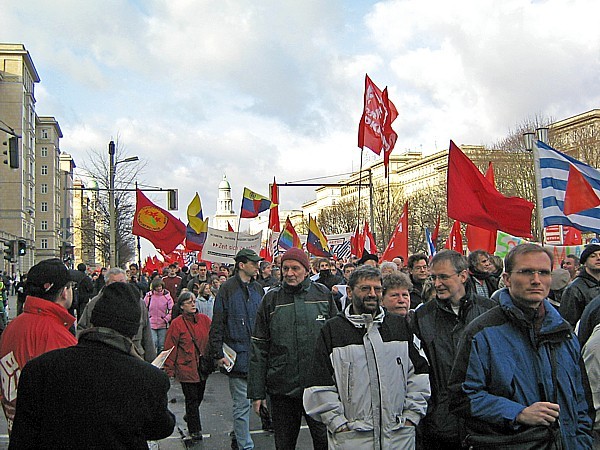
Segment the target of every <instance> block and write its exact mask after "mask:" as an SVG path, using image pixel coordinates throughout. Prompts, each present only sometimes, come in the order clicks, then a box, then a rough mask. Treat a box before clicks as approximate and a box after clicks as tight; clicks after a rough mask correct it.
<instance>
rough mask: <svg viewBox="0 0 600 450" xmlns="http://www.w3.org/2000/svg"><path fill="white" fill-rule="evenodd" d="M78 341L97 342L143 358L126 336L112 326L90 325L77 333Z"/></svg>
mask: <svg viewBox="0 0 600 450" xmlns="http://www.w3.org/2000/svg"><path fill="white" fill-rule="evenodd" d="M79 342H80V343H84V342H99V343H102V344H104V345H107V346H109V347H111V348H114V349H116V350H118V351H120V352H123V353H126V354H128V355H131V356H133V357H136V358H139V359H143V358H142V357H141V356H140V354H139V353H138V352H137V351H136V347H135V345H134V344H133V342H132V341H131V339H129V338H128V337H125V336H123V335H122V334H121V333H119V332H117V331H115V330H113V329H112V328H105V327H92V328H88V329H87V330H84V331H82V332H81V334H80V335H79Z"/></svg>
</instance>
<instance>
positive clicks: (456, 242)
mask: <svg viewBox="0 0 600 450" xmlns="http://www.w3.org/2000/svg"><path fill="white" fill-rule="evenodd" d="M444 248H449V249H450V250H456V251H457V252H458V253H460V254H461V255H462V254H463V243H462V234H461V232H460V222H459V221H458V220H455V221H454V225H452V230H450V234H449V235H448V239H446V245H444Z"/></svg>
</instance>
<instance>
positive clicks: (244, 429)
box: [229, 377, 254, 450]
mask: <svg viewBox="0 0 600 450" xmlns="http://www.w3.org/2000/svg"><path fill="white" fill-rule="evenodd" d="M247 390H248V381H247V380H246V379H245V378H237V377H229V392H230V393H231V399H232V400H233V432H234V433H235V438H236V440H237V444H238V448H239V449H240V450H248V449H253V448H254V442H253V441H252V437H251V436H250V410H251V409H252V405H251V402H250V400H249V399H248V398H247V396H246V392H247Z"/></svg>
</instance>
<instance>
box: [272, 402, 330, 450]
mask: <svg viewBox="0 0 600 450" xmlns="http://www.w3.org/2000/svg"><path fill="white" fill-rule="evenodd" d="M271 416H272V417H273V428H274V429H275V447H276V448H277V449H278V450H287V449H294V448H296V441H297V440H298V433H299V432H300V424H301V422H302V416H304V418H305V419H306V424H307V425H308V429H309V430H310V436H311V437H312V441H313V448H314V449H315V450H327V427H326V426H325V424H323V423H321V422H319V421H317V420H315V419H313V418H312V417H310V416H309V415H308V414H306V412H305V411H304V405H303V404H302V397H299V398H294V397H287V396H285V395H271Z"/></svg>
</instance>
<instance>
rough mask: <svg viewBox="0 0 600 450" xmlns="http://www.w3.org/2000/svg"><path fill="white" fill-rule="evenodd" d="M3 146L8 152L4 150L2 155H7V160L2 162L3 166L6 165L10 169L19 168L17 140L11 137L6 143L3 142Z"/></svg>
mask: <svg viewBox="0 0 600 450" xmlns="http://www.w3.org/2000/svg"><path fill="white" fill-rule="evenodd" d="M2 144H3V145H8V150H4V151H3V152H2V153H3V154H4V155H8V160H6V159H5V160H4V164H8V165H9V166H10V168H11V169H18V168H19V138H18V137H16V136H11V137H9V138H8V141H4V142H3V143H2Z"/></svg>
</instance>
